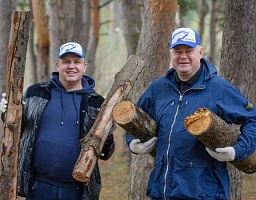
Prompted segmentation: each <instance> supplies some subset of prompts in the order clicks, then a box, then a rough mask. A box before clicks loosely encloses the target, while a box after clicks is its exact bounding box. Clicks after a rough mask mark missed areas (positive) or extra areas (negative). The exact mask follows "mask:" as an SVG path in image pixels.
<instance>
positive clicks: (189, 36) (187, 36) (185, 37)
mask: <svg viewBox="0 0 256 200" xmlns="http://www.w3.org/2000/svg"><path fill="white" fill-rule="evenodd" d="M179 39H181V40H182V41H189V42H196V41H195V34H193V33H192V32H187V31H181V32H179V33H177V34H175V35H174V36H173V39H172V44H175V43H176V42H177V41H178V40H179Z"/></svg>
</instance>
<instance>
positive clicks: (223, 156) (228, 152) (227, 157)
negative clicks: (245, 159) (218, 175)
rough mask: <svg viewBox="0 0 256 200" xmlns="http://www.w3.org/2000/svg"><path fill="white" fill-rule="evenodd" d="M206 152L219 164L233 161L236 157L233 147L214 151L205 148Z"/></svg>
mask: <svg viewBox="0 0 256 200" xmlns="http://www.w3.org/2000/svg"><path fill="white" fill-rule="evenodd" d="M206 151H207V152H208V153H209V154H210V156H212V157H213V158H215V159H217V160H218V161H221V162H225V161H233V160H234V159H235V156H236V151H235V149H234V148H233V147H224V148H216V149H215V151H212V150H211V149H209V148H208V147H206Z"/></svg>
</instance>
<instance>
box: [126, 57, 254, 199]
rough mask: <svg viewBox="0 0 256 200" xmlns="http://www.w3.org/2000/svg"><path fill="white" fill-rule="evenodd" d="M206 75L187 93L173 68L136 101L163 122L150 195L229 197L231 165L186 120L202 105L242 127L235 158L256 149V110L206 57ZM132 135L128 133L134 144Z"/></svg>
mask: <svg viewBox="0 0 256 200" xmlns="http://www.w3.org/2000/svg"><path fill="white" fill-rule="evenodd" d="M201 66H202V67H203V68H202V74H201V76H200V77H199V79H198V80H197V82H196V83H195V84H194V85H193V86H192V87H191V88H190V89H188V90H186V91H185V92H184V93H183V94H181V93H180V92H179V90H178V87H177V84H176V81H175V76H176V71H175V70H174V69H173V68H172V69H170V70H169V71H168V72H167V74H166V75H165V76H163V77H160V78H158V79H157V80H155V81H153V82H152V83H151V84H150V86H149V87H148V88H147V89H146V91H145V92H144V93H143V94H142V96H141V97H140V99H139V101H138V103H137V105H138V106H139V107H140V108H142V109H143V110H144V111H145V112H146V113H148V114H149V115H150V116H151V117H152V118H153V119H154V120H155V121H156V122H157V125H158V141H157V145H156V157H155V160H154V165H155V167H154V169H153V171H152V173H151V175H150V178H149V182H148V187H147V195H148V196H149V197H151V198H156V199H164V200H171V199H197V200H199V199H205V200H213V199H223V200H224V199H225V200H227V199H228V198H229V194H230V180H229V175H228V171H227V168H226V167H227V163H226V162H219V161H218V160H216V159H214V158H212V157H211V156H210V155H209V154H208V153H207V151H206V150H205V146H204V145H203V144H202V143H201V142H200V141H199V140H198V139H196V138H195V137H194V136H192V135H191V134H189V133H188V132H187V131H186V129H185V127H184V119H185V118H186V117H187V116H189V115H191V114H193V113H194V112H195V111H197V110H198V109H199V108H204V107H205V108H208V109H209V110H211V111H212V112H214V113H215V114H216V115H218V116H219V117H221V118H222V119H223V120H225V121H226V122H227V123H234V124H240V125H241V134H240V135H239V138H238V141H237V143H236V144H235V145H234V146H233V147H234V149H235V151H236V157H235V159H236V160H243V159H245V158H247V157H248V156H250V155H251V154H252V153H253V152H254V150H255V148H256V109H255V108H251V107H249V108H248V107H247V105H248V103H249V102H248V99H247V98H245V97H244V96H243V95H242V94H241V93H240V92H239V91H238V90H237V89H236V88H235V87H234V86H233V85H232V84H231V83H229V82H228V81H226V80H225V79H223V78H221V77H220V76H218V75H217V69H216V68H215V67H214V66H213V65H212V64H210V63H209V61H208V60H206V59H204V58H202V59H201ZM132 139H133V138H132V136H131V135H130V134H128V133H127V134H126V142H127V144H128V146H129V144H130V142H131V140H132Z"/></svg>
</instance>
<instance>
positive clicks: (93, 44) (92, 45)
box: [86, 0, 100, 76]
mask: <svg viewBox="0 0 256 200" xmlns="http://www.w3.org/2000/svg"><path fill="white" fill-rule="evenodd" d="M99 31H100V12H99V0H91V33H90V39H89V43H88V46H87V49H86V52H87V56H86V57H87V64H88V67H87V70H86V74H88V75H89V76H92V74H93V72H94V68H95V66H94V65H95V54H96V50H97V46H98V42H99Z"/></svg>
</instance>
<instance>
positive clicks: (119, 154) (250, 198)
mask: <svg viewBox="0 0 256 200" xmlns="http://www.w3.org/2000/svg"><path fill="white" fill-rule="evenodd" d="M114 138H115V143H116V149H115V152H114V154H113V156H112V157H111V158H110V159H109V160H107V161H99V165H100V170H101V177H102V190H101V195H100V200H128V193H129V184H130V174H129V168H128V166H127V160H126V159H127V158H126V157H125V156H124V150H125V148H127V146H126V145H124V143H125V141H124V132H123V131H122V129H121V128H117V130H116V131H115V132H114ZM255 199H256V174H252V175H248V174H245V175H244V178H243V189H242V200H255Z"/></svg>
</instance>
